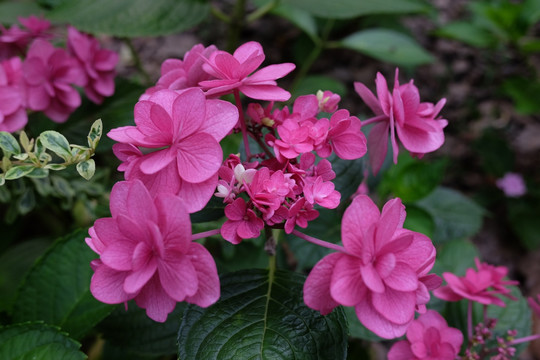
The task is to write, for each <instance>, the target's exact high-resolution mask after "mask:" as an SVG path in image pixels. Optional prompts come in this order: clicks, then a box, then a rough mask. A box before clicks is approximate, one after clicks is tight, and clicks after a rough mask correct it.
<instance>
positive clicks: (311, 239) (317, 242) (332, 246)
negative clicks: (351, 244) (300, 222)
mask: <svg viewBox="0 0 540 360" xmlns="http://www.w3.org/2000/svg"><path fill="white" fill-rule="evenodd" d="M292 233H293V234H294V235H296V236H298V237H299V238H301V239H304V240H306V241H309V242H310V243H312V244H315V245H319V246H322V247H325V248H327V249H332V250H336V251H339V252H342V253H344V254H348V252H347V250H345V248H344V247H343V246H340V245H337V244H332V243H329V242H327V241H324V240H320V239H317V238H314V237H311V236H309V235H306V234H304V233H301V232H300V231H298V230H296V229H295V230H293V231H292Z"/></svg>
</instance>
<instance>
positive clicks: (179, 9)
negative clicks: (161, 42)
mask: <svg viewBox="0 0 540 360" xmlns="http://www.w3.org/2000/svg"><path fill="white" fill-rule="evenodd" d="M209 10H210V4H209V2H207V1H203V0H182V1H178V0H154V1H147V0H115V1H110V0H79V1H66V2H64V3H63V4H61V5H60V6H58V7H57V8H55V9H53V10H52V11H51V12H50V13H49V15H48V17H49V18H50V19H51V20H54V21H57V22H65V23H70V24H71V25H73V26H75V27H77V29H79V30H82V31H86V32H89V33H93V34H99V33H104V34H108V35H114V36H122V37H139V36H158V35H167V34H172V33H178V32H181V31H184V30H187V29H189V28H191V27H193V26H195V25H197V24H198V23H200V22H201V21H202V20H204V19H205V18H206V17H207V15H208V13H209Z"/></svg>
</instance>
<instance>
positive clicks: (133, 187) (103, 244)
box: [86, 180, 220, 322]
mask: <svg viewBox="0 0 540 360" xmlns="http://www.w3.org/2000/svg"><path fill="white" fill-rule="evenodd" d="M110 206H111V214H112V217H110V218H102V219H98V220H96V222H95V223H94V226H93V227H91V228H90V230H89V234H90V237H89V238H87V239H86V242H87V244H88V246H90V248H92V250H94V251H95V252H96V253H97V254H99V256H100V257H99V259H96V260H93V261H92V263H91V265H92V268H93V269H94V275H93V276H92V280H91V283H90V291H91V292H92V295H94V297H95V298H96V299H98V300H99V301H101V302H104V303H106V304H119V303H123V302H126V301H128V300H131V299H134V300H135V302H136V303H137V305H138V306H140V307H142V308H144V309H146V314H147V315H148V316H149V317H150V318H152V319H153V320H155V321H159V322H164V321H165V320H166V319H167V315H168V314H169V313H171V312H172V311H173V310H174V307H175V306H176V303H177V302H180V301H187V302H189V303H192V304H197V305H199V306H201V307H207V306H210V305H212V304H213V303H215V302H216V301H217V300H218V298H219V296H220V288H219V278H218V274H217V269H216V264H215V262H214V259H213V258H212V255H210V253H209V252H208V250H206V249H205V248H204V247H203V246H202V245H201V244H199V243H196V242H192V241H191V223H190V219H189V214H188V212H187V211H186V208H185V206H184V203H183V201H182V200H181V199H180V198H178V197H176V196H173V195H171V194H159V195H157V197H155V198H152V196H151V195H150V193H149V192H148V190H147V189H146V188H145V187H144V185H143V184H142V183H141V182H140V181H138V180H135V181H131V182H125V181H123V182H119V183H116V184H115V185H114V187H113V189H112V192H111V200H110Z"/></svg>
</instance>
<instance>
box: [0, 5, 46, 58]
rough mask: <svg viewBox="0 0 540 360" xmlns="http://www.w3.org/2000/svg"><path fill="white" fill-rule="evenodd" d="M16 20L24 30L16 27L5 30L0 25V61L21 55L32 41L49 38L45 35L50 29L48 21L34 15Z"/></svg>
mask: <svg viewBox="0 0 540 360" xmlns="http://www.w3.org/2000/svg"><path fill="white" fill-rule="evenodd" d="M17 19H18V20H19V23H21V24H22V25H23V26H24V27H25V28H26V29H21V28H20V27H19V26H17V25H13V26H11V27H10V28H9V29H6V28H4V27H3V26H2V25H1V24H0V60H5V59H8V58H11V57H13V56H19V55H23V54H24V53H25V52H26V47H27V46H28V44H29V43H30V42H31V41H32V40H34V39H39V38H40V39H49V38H51V35H50V34H48V33H47V30H49V28H50V27H51V23H50V22H49V21H48V20H45V19H43V18H41V17H37V16H34V15H30V16H29V17H27V18H23V17H19V18H17Z"/></svg>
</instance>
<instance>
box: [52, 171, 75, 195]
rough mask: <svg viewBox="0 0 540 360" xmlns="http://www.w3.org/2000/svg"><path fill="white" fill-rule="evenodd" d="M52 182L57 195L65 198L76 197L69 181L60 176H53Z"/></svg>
mask: <svg viewBox="0 0 540 360" xmlns="http://www.w3.org/2000/svg"><path fill="white" fill-rule="evenodd" d="M51 181H52V185H53V188H54V190H55V191H56V193H57V194H58V195H59V196H61V197H64V198H72V197H74V196H75V190H73V187H72V186H71V185H70V183H69V181H67V180H66V179H64V178H63V177H60V176H51Z"/></svg>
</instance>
